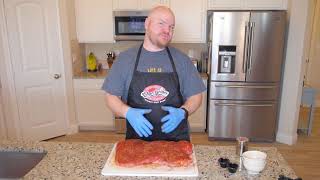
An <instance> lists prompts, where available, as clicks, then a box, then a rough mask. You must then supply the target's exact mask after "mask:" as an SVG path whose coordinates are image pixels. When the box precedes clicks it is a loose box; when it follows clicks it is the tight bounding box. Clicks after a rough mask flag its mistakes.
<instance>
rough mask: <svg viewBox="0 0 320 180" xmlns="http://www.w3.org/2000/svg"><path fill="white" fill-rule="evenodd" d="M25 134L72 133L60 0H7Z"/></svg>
mask: <svg viewBox="0 0 320 180" xmlns="http://www.w3.org/2000/svg"><path fill="white" fill-rule="evenodd" d="M4 6H5V16H6V21H7V28H8V31H7V32H8V39H9V49H10V57H11V60H12V67H13V71H14V81H15V88H16V94H17V99H18V109H19V119H20V122H19V126H20V130H21V133H22V138H23V139H32V140H44V139H48V138H52V137H55V136H60V135H63V134H66V132H67V125H68V124H67V120H66V105H65V102H66V95H65V94H66V93H65V92H66V90H65V79H64V76H62V75H61V74H63V56H62V48H61V47H62V41H61V34H60V33H61V32H60V19H59V9H58V0H4Z"/></svg>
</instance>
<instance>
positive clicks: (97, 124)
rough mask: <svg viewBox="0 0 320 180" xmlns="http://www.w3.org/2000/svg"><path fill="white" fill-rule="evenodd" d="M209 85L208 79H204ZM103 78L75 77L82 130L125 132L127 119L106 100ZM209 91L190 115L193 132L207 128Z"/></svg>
mask: <svg viewBox="0 0 320 180" xmlns="http://www.w3.org/2000/svg"><path fill="white" fill-rule="evenodd" d="M203 82H204V83H205V85H206V86H207V79H203ZM102 84H103V79H75V80H74V91H75V93H74V94H75V103H76V118H77V121H78V123H79V129H80V130H116V132H118V133H124V132H125V128H126V127H125V119H121V118H119V119H116V120H115V117H114V115H113V113H112V112H111V111H110V110H109V109H108V108H107V106H106V105H105V102H104V91H103V90H101V89H100V88H101V86H102ZM206 114H207V93H206V92H204V93H203V99H202V104H201V106H200V108H199V109H198V110H197V111H196V112H194V113H193V114H192V115H190V116H189V125H190V129H191V132H204V131H205V130H206Z"/></svg>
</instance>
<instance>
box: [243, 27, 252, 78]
mask: <svg viewBox="0 0 320 180" xmlns="http://www.w3.org/2000/svg"><path fill="white" fill-rule="evenodd" d="M249 24H250V23H249V22H246V26H245V37H244V55H243V65H242V71H243V73H246V72H247V68H248V66H247V63H248V55H249V52H248V50H249V48H248V45H249V34H250V25H249Z"/></svg>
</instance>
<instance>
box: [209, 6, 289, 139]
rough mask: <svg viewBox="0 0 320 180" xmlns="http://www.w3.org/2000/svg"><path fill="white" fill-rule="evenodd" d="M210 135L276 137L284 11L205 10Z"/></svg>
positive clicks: (232, 137) (214, 136)
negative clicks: (206, 13) (207, 46)
mask: <svg viewBox="0 0 320 180" xmlns="http://www.w3.org/2000/svg"><path fill="white" fill-rule="evenodd" d="M207 21H208V24H207V25H208V29H207V43H208V45H209V61H208V62H209V64H208V67H209V74H210V81H209V87H210V88H209V96H208V97H209V103H208V105H209V108H208V134H209V139H235V138H236V137H238V136H245V137H248V138H249V139H250V140H253V141H274V140H275V133H276V128H277V117H278V116H277V114H278V105H279V89H280V82H281V70H282V67H281V66H282V61H283V49H284V48H283V46H284V39H285V27H286V12H285V11H235V12H230V11H228V12H223V11H208V17H207Z"/></svg>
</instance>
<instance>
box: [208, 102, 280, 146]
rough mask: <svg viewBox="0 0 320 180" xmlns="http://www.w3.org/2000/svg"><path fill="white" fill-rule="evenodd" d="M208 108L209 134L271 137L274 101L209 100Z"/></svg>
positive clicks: (264, 139)
mask: <svg viewBox="0 0 320 180" xmlns="http://www.w3.org/2000/svg"><path fill="white" fill-rule="evenodd" d="M209 110H210V111H209V121H208V127H209V138H214V139H235V138H236V137H238V136H245V137H248V138H249V139H250V141H274V140H275V131H276V119H277V103H276V102H272V101H271V102H270V101H269V102H268V101H258V102H257V101H228V100H210V109H209Z"/></svg>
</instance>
